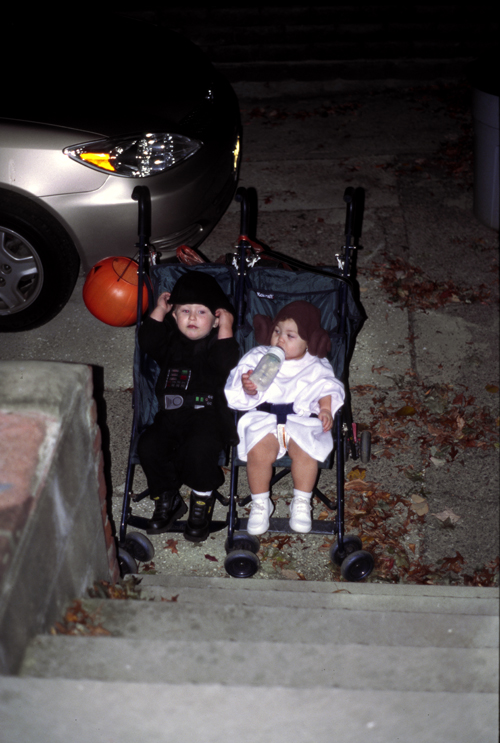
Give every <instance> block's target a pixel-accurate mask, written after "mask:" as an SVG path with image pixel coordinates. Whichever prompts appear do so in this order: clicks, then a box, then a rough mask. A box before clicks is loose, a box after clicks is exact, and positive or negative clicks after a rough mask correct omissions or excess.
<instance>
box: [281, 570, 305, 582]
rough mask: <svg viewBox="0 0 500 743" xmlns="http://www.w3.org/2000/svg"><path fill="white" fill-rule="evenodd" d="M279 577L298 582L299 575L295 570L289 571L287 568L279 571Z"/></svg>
mask: <svg viewBox="0 0 500 743" xmlns="http://www.w3.org/2000/svg"><path fill="white" fill-rule="evenodd" d="M281 575H282V576H283V578H286V579H287V580H300V579H301V578H300V575H299V574H298V573H297V572H296V571H295V570H289V569H287V568H283V570H282V571H281Z"/></svg>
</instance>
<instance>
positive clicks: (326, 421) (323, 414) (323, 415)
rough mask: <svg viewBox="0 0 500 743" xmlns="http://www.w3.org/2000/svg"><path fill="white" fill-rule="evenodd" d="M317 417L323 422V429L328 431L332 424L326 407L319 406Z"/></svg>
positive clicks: (329, 412)
mask: <svg viewBox="0 0 500 743" xmlns="http://www.w3.org/2000/svg"><path fill="white" fill-rule="evenodd" d="M318 418H319V419H320V421H321V423H322V424H323V431H330V430H331V428H332V426H333V416H332V414H331V411H330V410H328V408H321V410H320V411H319V413H318Z"/></svg>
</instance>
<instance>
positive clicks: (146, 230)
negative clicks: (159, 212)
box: [132, 186, 151, 247]
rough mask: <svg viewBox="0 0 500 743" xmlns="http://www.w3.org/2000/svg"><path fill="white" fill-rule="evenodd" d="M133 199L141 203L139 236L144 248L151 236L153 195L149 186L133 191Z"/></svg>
mask: <svg viewBox="0 0 500 743" xmlns="http://www.w3.org/2000/svg"><path fill="white" fill-rule="evenodd" d="M132 198H133V199H134V201H137V202H138V203H139V225H138V228H137V234H138V235H139V240H140V242H141V246H142V247H144V246H145V245H146V244H147V242H148V240H149V236H150V235H151V195H150V193H149V188H148V187H147V186H136V187H135V188H134V190H133V191H132Z"/></svg>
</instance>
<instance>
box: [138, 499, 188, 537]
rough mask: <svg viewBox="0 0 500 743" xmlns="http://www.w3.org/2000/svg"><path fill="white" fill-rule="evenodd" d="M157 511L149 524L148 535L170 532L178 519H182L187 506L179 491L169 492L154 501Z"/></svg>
mask: <svg viewBox="0 0 500 743" xmlns="http://www.w3.org/2000/svg"><path fill="white" fill-rule="evenodd" d="M154 503H155V510H154V512H153V516H152V518H151V520H150V522H149V529H147V530H146V531H147V533H148V534H161V533H162V532H164V531H168V530H169V529H170V527H171V526H172V524H173V523H174V521H175V520H176V519H180V518H182V516H184V514H185V513H186V511H187V510H188V509H187V506H186V504H185V503H184V501H183V500H182V498H181V495H180V493H179V491H178V490H167V491H166V492H165V493H162V494H161V495H160V496H159V497H158V498H155V499H154Z"/></svg>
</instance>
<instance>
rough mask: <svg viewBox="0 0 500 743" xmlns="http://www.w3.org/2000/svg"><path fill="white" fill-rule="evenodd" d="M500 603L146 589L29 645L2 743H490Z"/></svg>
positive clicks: (376, 590) (90, 606) (89, 607)
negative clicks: (73, 629) (84, 632)
mask: <svg viewBox="0 0 500 743" xmlns="http://www.w3.org/2000/svg"><path fill="white" fill-rule="evenodd" d="M498 606H499V605H498V590H497V589H492V588H472V587H471V588H467V587H460V588H458V587H452V586H407V585H399V586H398V585H382V584H348V583H337V584H335V583H311V582H302V581H297V582H295V581H274V580H257V579H254V580H248V581H235V580H232V579H224V578H212V579H210V578H209V579H206V578H203V579H201V578H200V579H198V578H195V577H179V576H177V577H174V576H172V577H169V576H166V575H162V576H144V577H143V579H142V582H141V584H140V600H124V601H118V600H109V599H102V600H101V599H83V600H82V608H83V609H84V610H85V611H86V612H87V613H88V615H89V616H91V617H92V618H93V621H94V626H98V627H100V628H101V629H102V628H103V629H105V630H107V631H108V632H109V633H110V634H109V635H108V636H79V637H74V636H69V635H51V634H49V635H40V636H38V637H36V638H35V639H34V640H33V641H32V643H31V644H30V646H29V647H28V650H27V652H26V655H25V658H24V662H23V664H22V668H21V672H20V676H19V677H2V678H1V679H0V720H1V721H2V722H1V726H0V740H1V741H2V743H11V742H13V741H16V742H18V741H19V742H20V741H22V743H31V741H33V743H35V742H36V743H45V742H47V743H49V742H50V743H59V741H61V742H62V741H65V742H66V741H68V740H71V741H72V743H80V742H81V743H84V742H85V743H88V742H89V741H96V742H99V743H100V741H103V742H105V743H108V742H111V741H113V742H114V741H120V742H121V743H123V742H126V741H137V740H149V739H150V740H155V741H179V742H182V743H192V742H193V743H194V742H195V741H196V742H198V741H200V743H201V741H203V743H211V742H212V741H213V742H214V743H216V742H217V743H219V742H220V741H222V740H226V739H228V738H229V737H231V738H232V739H234V738H236V737H237V739H238V740H239V741H244V742H245V741H249V742H250V741H252V743H260V741H262V742H266V743H271V742H272V743H281V742H283V743H285V741H286V743H301V742H302V741H304V742H308V743H309V742H313V741H314V742H315V743H322V742H323V741H325V743H326V741H328V743H330V741H332V740H336V739H337V740H342V741H346V742H347V743H348V742H349V741H359V740H366V741H370V742H372V741H373V742H374V741H377V742H378V741H381V742H382V741H384V743H393V742H396V741H403V742H404V743H413V742H415V743H416V742H417V741H418V743H425V742H426V741H432V743H461V742H462V741H464V743H465V742H466V741H467V743H471V741H474V743H483V742H484V743H486V742H487V743H493V741H496V740H497V734H498V717H497V699H498V651H497V648H498Z"/></svg>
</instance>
